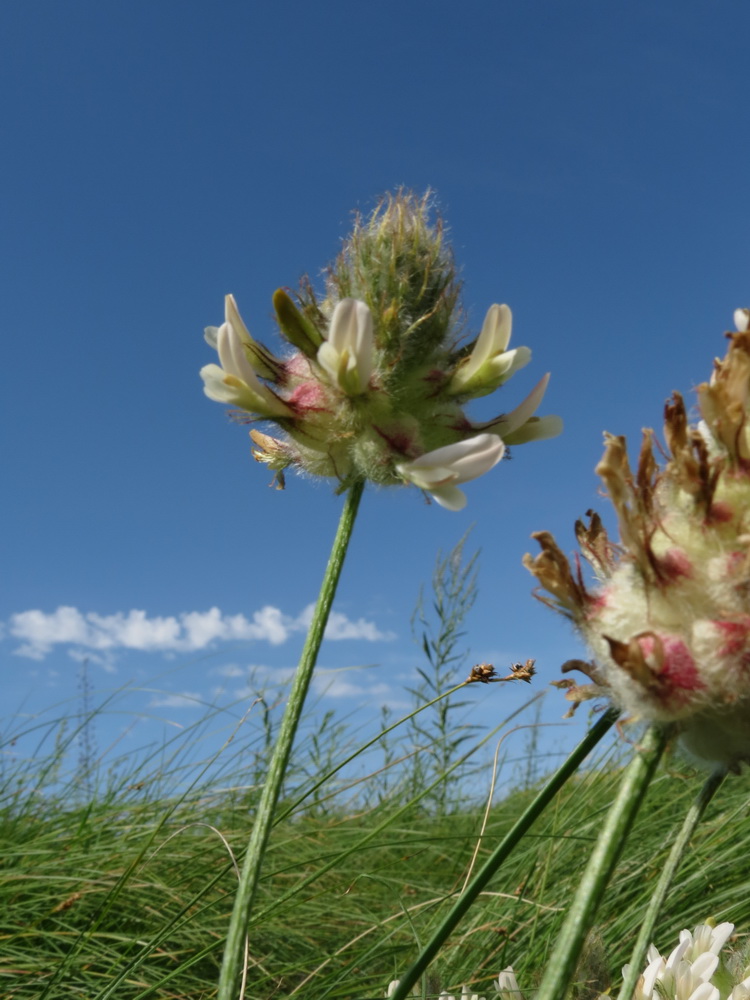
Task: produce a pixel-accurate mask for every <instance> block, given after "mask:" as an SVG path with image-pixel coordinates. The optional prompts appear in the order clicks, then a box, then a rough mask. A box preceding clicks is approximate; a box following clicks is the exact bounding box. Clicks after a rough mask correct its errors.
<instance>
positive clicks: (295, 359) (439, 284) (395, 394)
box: [201, 192, 562, 510]
mask: <svg viewBox="0 0 750 1000" xmlns="http://www.w3.org/2000/svg"><path fill="white" fill-rule="evenodd" d="M429 215H430V204H429V199H428V198H424V199H417V198H415V197H414V196H413V195H411V194H407V193H403V192H399V193H398V194H396V195H393V196H389V197H387V198H385V199H384V200H383V201H382V202H381V204H380V205H379V206H378V208H377V209H376V211H375V212H374V213H373V214H372V216H371V217H370V218H369V219H365V220H362V219H357V221H356V223H355V226H354V231H353V233H352V235H351V236H350V237H349V238H348V240H347V241H346V242H345V244H344V249H343V252H342V253H341V255H340V256H339V258H338V260H337V261H336V263H335V265H334V266H332V267H331V268H330V270H329V272H328V277H327V286H326V295H325V298H324V299H323V300H322V301H318V299H317V298H316V296H315V293H314V291H313V290H312V287H311V286H310V283H309V282H307V281H305V282H303V284H302V287H301V290H300V292H299V294H298V295H297V296H296V302H295V301H293V299H292V298H291V296H290V295H288V294H287V292H286V291H284V290H281V289H280V290H279V291H277V292H276V294H275V295H274V307H275V310H276V317H277V320H278V325H279V328H280V330H281V333H282V334H283V336H284V337H285V339H286V340H287V341H288V342H289V344H290V345H291V347H292V348H293V350H292V351H291V353H289V354H288V355H287V356H286V357H276V356H275V355H274V354H273V353H272V352H271V351H269V350H268V349H267V348H266V347H264V346H263V345H262V344H260V343H259V342H258V341H256V340H254V339H253V337H252V336H251V334H250V332H249V330H248V329H247V327H246V326H245V324H244V322H243V321H242V318H241V317H240V314H239V311H238V310H237V306H236V304H235V301H234V299H233V297H232V296H231V295H230V296H227V298H226V304H225V321H224V323H223V325H222V326H220V327H218V328H215V327H210V328H209V329H208V330H207V331H206V339H207V340H208V342H209V343H210V344H211V346H212V347H214V348H215V349H216V350H217V351H218V354H219V362H220V364H218V365H217V364H211V365H206V366H205V367H204V368H203V369H202V370H201V376H202V377H203V381H204V391H205V393H206V395H207V396H209V398H211V399H214V400H216V401H218V402H221V403H228V404H230V405H232V406H235V407H237V408H238V409H239V411H240V413H241V419H242V420H244V421H247V422H255V421H272V422H273V423H274V424H275V426H276V428H278V430H279V431H280V432H281V436H280V437H274V436H272V435H270V434H266V433H263V432H261V431H259V430H256V429H254V430H252V431H251V432H250V433H251V437H252V440H253V443H254V446H255V448H254V452H253V454H254V456H255V458H256V459H257V460H258V461H260V462H263V463H265V464H266V465H268V466H269V467H270V468H271V469H273V470H274V472H275V473H276V480H277V483H278V485H279V486H283V482H284V479H283V477H284V471H285V470H286V469H288V468H293V469H297V470H298V471H301V472H306V473H309V474H312V475H315V476H326V477H330V478H332V479H334V480H336V481H337V484H338V486H339V488H340V489H341V490H344V489H346V488H348V487H349V486H350V485H351V484H352V483H354V482H358V481H362V480H367V479H369V480H371V481H372V482H374V483H377V484H379V485H382V486H395V485H415V486H417V487H418V488H419V489H422V490H424V491H425V493H427V494H429V495H430V496H432V497H433V499H435V500H436V501H437V503H439V504H440V505H441V506H443V507H446V508H448V509H449V510H460V509H461V507H463V506H464V504H465V502H466V498H465V496H464V494H463V492H462V491H461V490H460V489H459V488H458V487H459V486H460V485H461V484H463V483H467V482H469V481H471V480H473V479H476V478H477V477H478V476H481V475H483V474H484V473H485V472H488V471H489V470H490V469H491V468H492V467H493V466H494V465H495V464H497V462H498V461H499V460H500V459H501V458H502V457H503V455H504V454H505V453H506V446H507V445H512V444H513V445H515V444H524V443H526V442H527V441H534V440H539V439H541V438H548V437H554V436H555V435H556V434H559V433H560V431H561V429H562V423H561V421H560V419H559V418H558V417H537V416H536V410H537V408H538V407H539V405H540V403H541V401H542V397H543V395H544V391H545V389H546V386H547V380H548V377H549V376H545V377H544V378H543V379H542V380H541V382H539V384H538V385H537V387H536V388H535V389H534V390H532V392H531V393H530V394H529V396H528V397H527V398H526V399H525V400H524V401H523V402H521V403H520V404H519V405H518V406H516V407H515V408H511V409H510V410H509V411H506V412H504V413H501V414H500V415H499V416H497V417H496V418H494V419H493V420H490V421H487V422H485V423H481V424H479V423H472V421H471V420H470V419H469V418H468V416H467V415H466V413H465V412H464V407H465V404H466V403H467V402H468V401H469V400H470V399H473V398H476V397H478V396H484V395H488V394H489V393H492V392H494V391H495V390H497V389H498V387H499V386H501V385H502V384H503V383H504V382H506V381H507V380H508V379H509V378H510V377H511V376H512V375H513V373H514V372H516V371H518V370H519V369H520V368H522V367H523V366H524V365H526V364H527V363H528V362H529V361H530V360H531V352H530V351H529V349H528V348H526V347H518V348H514V349H512V350H511V349H509V347H508V345H509V341H510V335H511V314H510V309H509V308H508V307H507V306H504V305H502V306H501V305H493V306H491V307H490V309H489V311H488V312H487V315H486V317H485V320H484V323H483V325H482V329H481V332H480V334H479V336H478V338H477V339H476V341H474V342H473V343H470V344H467V345H465V346H462V345H461V344H460V342H459V339H460V334H461V332H462V324H463V320H462V312H461V308H460V304H459V291H460V285H459V282H458V280H457V277H456V269H455V265H454V263H453V258H452V255H451V253H450V250H449V249H448V248H447V246H446V244H445V240H444V238H443V231H442V227H441V224H440V222H439V221H438V222H437V223H435V224H432V223H431V222H430V219H429Z"/></svg>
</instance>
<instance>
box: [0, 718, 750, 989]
mask: <svg viewBox="0 0 750 1000" xmlns="http://www.w3.org/2000/svg"><path fill="white" fill-rule="evenodd" d="M203 724H204V725H205V720H204V723H203ZM57 728H58V731H57V733H56V741H53V742H52V743H51V745H50V749H49V752H48V754H47V755H46V756H45V755H43V754H36V755H35V756H34V757H32V758H31V759H29V760H28V761H26V762H25V763H21V762H18V761H17V762H16V763H15V764H14V765H13V766H12V767H6V771H5V773H4V775H3V803H2V812H0V830H1V833H2V871H1V874H0V887H1V889H0V891H2V894H3V900H2V905H0V914H2V916H1V917H0V975H1V976H2V980H0V982H2V986H0V989H2V991H3V995H4V996H7V997H13V998H21V997H24V998H26V997H28V998H32V997H33V998H38V997H40V998H41V997H50V998H55V1000H56V998H63V997H65V998H67V997H71V998H72V997H85V998H104V997H110V996H114V997H123V998H128V1000H136V998H146V997H159V998H165V1000H166V998H177V997H184V998H191V1000H198V998H203V997H206V998H208V997H213V996H215V993H216V981H217V976H218V968H219V962H220V957H221V948H222V945H223V940H224V936H225V934H226V926H227V921H228V914H229V911H230V909H231V904H232V899H233V894H234V889H235V885H236V872H235V869H234V867H233V862H232V851H235V852H236V851H238V850H241V849H242V845H244V843H245V842H246V839H247V830H248V828H249V826H250V825H251V823H252V820H253V810H254V807H255V805H256V803H257V798H258V785H257V782H255V781H253V780H251V781H248V775H249V774H251V773H252V769H250V770H248V766H247V762H248V759H249V757H252V756H253V755H254V757H255V768H256V770H259V771H261V772H262V758H263V753H264V752H265V750H264V747H265V744H264V742H263V740H262V739H260V745H258V738H257V737H255V743H254V745H253V746H252V747H250V748H249V749H248V747H244V748H243V750H242V752H240V751H239V749H237V748H236V747H235V746H233V744H231V743H230V744H229V748H230V751H231V754H232V755H233V759H234V762H235V764H236V765H237V767H238V771H236V772H234V773H233V772H231V770H229V771H228V770H227V769H226V768H225V770H224V772H223V774H222V776H221V779H220V781H217V776H216V774H215V772H213V771H211V765H212V762H213V761H212V759H208V760H207V761H206V762H205V768H204V770H205V774H204V776H203V777H201V776H200V768H198V769H197V770H196V768H195V764H193V768H192V772H191V773H193V774H194V775H195V777H194V778H193V781H192V783H187V784H186V783H185V781H184V770H185V769H184V759H183V756H182V754H183V753H185V752H186V751H185V748H184V747H183V746H181V743H183V742H187V743H188V744H190V743H191V742H192V741H194V739H195V737H196V733H197V732H198V728H199V727H196V729H195V730H194V731H192V732H191V731H187V732H186V733H184V734H181V736H180V737H179V738H178V739H176V740H175V741H174V745H173V746H171V747H170V746H167V747H164V748H161V750H160V752H159V753H158V754H156V753H154V754H153V755H152V756H151V757H148V756H147V757H145V758H144V759H142V760H141V761H140V763H139V765H138V768H137V769H136V770H131V771H129V772H126V771H123V770H122V769H118V768H114V770H113V772H112V773H113V775H114V776H115V777H114V778H113V779H112V780H110V781H109V782H105V783H102V782H101V781H99V782H98V783H97V785H96V788H97V791H95V792H94V793H93V794H88V795H87V796H82V795H81V794H80V787H81V781H80V775H78V774H77V770H76V772H74V773H72V774H71V775H69V776H68V778H67V779H66V777H65V775H64V773H63V771H64V767H65V764H64V759H63V755H64V752H65V749H66V746H68V745H69V742H70V740H71V738H72V736H71V734H72V733H74V732H75V729H76V725H75V723H74V721H73V720H62V721H61V722H60V723H59V724H58V727H57ZM327 728H328V734H329V735H326V729H323V731H322V732H316V734H315V736H316V741H315V743H314V744H313V742H312V741H311V740H310V739H309V738H308V739H307V740H304V741H303V742H302V743H301V745H300V747H299V749H298V751H297V755H296V756H297V758H298V759H296V760H295V766H294V767H293V769H292V772H291V774H290V786H289V789H288V795H287V800H288V802H289V804H290V805H291V804H292V802H295V801H296V803H297V804H296V805H295V806H294V807H293V809H292V811H291V812H290V813H289V814H288V815H287V816H286V817H285V818H284V819H282V820H281V821H280V822H279V823H278V824H277V826H276V827H275V829H274V833H273V836H272V839H271V843H270V847H269V853H268V855H267V860H266V867H265V870H264V875H263V878H262V881H261V888H260V899H259V905H258V907H257V909H256V912H255V914H254V917H253V921H252V924H251V928H250V952H249V956H250V960H249V971H248V981H247V988H246V989H247V996H248V997H252V998H258V1000H260V998H270V997H287V996H300V997H314V998H316V1000H318V998H320V1000H323V998H328V997H331V998H350V1000H364V998H366V997H382V996H383V995H384V992H385V987H386V986H387V984H388V982H389V981H390V980H391V979H393V978H396V977H397V976H398V974H399V972H400V971H401V970H403V968H404V967H405V966H406V965H408V964H409V963H410V962H411V961H413V959H414V957H415V954H416V953H417V951H418V950H419V946H420V944H421V943H423V942H424V940H425V939H426V938H428V937H429V936H430V934H431V932H432V931H433V929H434V928H435V926H436V925H437V924H438V923H439V921H440V919H441V917H442V916H443V915H444V914H445V913H446V912H447V908H448V907H449V906H450V905H451V902H452V901H454V900H455V897H456V893H457V892H458V891H460V889H461V887H462V885H463V884H464V881H465V877H466V874H467V870H468V869H469V867H470V866H471V865H472V864H473V865H474V867H476V866H477V865H478V864H480V863H481V861H482V859H483V858H484V857H486V856H487V854H488V853H489V851H490V850H491V849H492V847H493V846H494V845H495V844H496V843H497V842H498V840H499V838H501V837H502V835H503V834H504V833H505V832H507V830H508V829H509V828H510V826H511V825H512V824H513V822H514V821H515V819H516V818H517V817H518V816H519V814H520V812H521V811H522V810H523V809H524V808H525V806H526V805H527V804H528V802H529V800H530V798H531V796H532V795H533V792H534V788H533V787H532V788H519V789H517V790H515V791H513V792H511V793H510V794H508V795H507V796H505V797H504V798H503V799H502V800H501V801H499V802H497V803H496V804H494V805H493V807H492V808H491V809H490V810H489V812H488V813H487V815H486V816H485V814H484V809H483V808H482V806H481V804H480V803H478V802H476V801H475V802H473V803H471V802H466V801H462V800H461V798H458V799H456V798H455V797H454V796H451V795H447V796H442V795H436V794H434V790H433V791H430V790H429V786H425V787H424V788H423V789H422V792H421V798H418V797H416V796H414V795H413V794H412V790H413V788H414V779H413V775H411V774H410V773H409V771H410V769H412V768H414V767H417V768H419V769H421V770H420V773H422V772H423V771H424V767H425V765H424V763H422V764H420V765H416V764H415V759H416V758H417V757H418V756H419V754H413V753H411V754H409V753H405V754H402V755H396V756H395V757H394V758H393V761H392V763H391V765H390V766H389V767H387V769H386V770H384V771H383V770H379V773H373V774H371V775H369V776H367V777H366V780H359V781H357V782H356V783H354V784H353V785H352V786H351V787H349V788H348V790H344V789H342V787H341V785H337V786H336V787H335V788H334V789H331V790H330V795H329V796H327V795H326V794H325V785H324V786H322V787H320V788H317V789H316V790H315V793H312V792H311V787H312V786H311V784H310V780H309V778H308V777H307V773H308V772H309V771H311V770H312V768H311V766H310V761H309V760H308V759H306V755H307V752H308V751H309V749H310V747H311V746H313V745H314V746H315V753H316V754H320V753H321V750H322V749H323V744H325V743H326V740H328V741H329V743H331V744H332V745H330V746H327V747H326V748H325V752H326V753H327V754H328V755H329V757H330V758H331V759H333V758H338V757H341V756H342V750H341V736H342V733H341V730H340V728H339V729H337V728H336V727H331V726H330V723H328V724H327ZM50 735H55V734H50ZM261 735H262V734H261ZM478 742H479V741H478V740H477V739H476V737H475V738H474V740H473V742H472V747H471V748H470V749H469V750H466V749H465V746H466V745H465V744H463V745H462V746H461V748H460V751H459V752H458V753H459V756H456V757H455V759H454V760H453V761H452V762H451V766H454V765H455V764H456V763H457V761H460V759H461V758H460V752H462V751H463V752H464V753H465V754H466V758H467V760H466V762H467V763H469V762H470V761H471V754H472V751H473V750H474V749H475V748H476V747H477V744H478ZM333 744H335V745H333ZM628 749H629V748H628V747H626V746H624V745H623V746H621V750H622V751H623V754H624V755H625V756H627V750H628ZM422 752H424V751H422ZM623 754H618V752H617V748H616V747H615V749H614V750H610V751H609V752H608V754H607V756H605V757H604V758H600V759H599V760H598V761H596V762H595V764H594V766H592V767H591V768H590V769H589V770H587V771H586V772H585V773H582V774H580V775H579V776H578V777H576V778H575V779H573V780H572V781H570V782H569V783H568V785H566V786H565V788H564V789H563V790H562V792H561V793H560V794H559V795H558V797H557V798H556V800H555V802H554V804H553V806H552V807H551V808H550V809H548V810H547V811H546V812H545V813H544V815H543V816H542V817H541V819H540V820H539V821H538V822H537V824H536V826H535V827H534V828H533V830H532V831H531V833H530V834H528V835H527V836H526V837H525V838H524V840H523V842H522V843H521V845H520V846H519V847H518V849H517V850H516V851H515V853H514V854H513V855H512V856H511V858H510V859H509V860H508V861H507V862H506V864H505V865H504V867H503V868H502V869H501V871H500V872H499V873H498V876H497V877H496V879H495V880H494V882H493V884H492V885H491V886H490V888H489V889H488V890H487V891H485V892H484V893H483V894H482V895H481V897H480V900H479V903H478V905H476V906H475V907H474V908H473V909H472V910H471V911H470V912H469V914H468V916H467V917H466V918H465V920H464V921H463V923H462V924H461V926H460V928H459V929H458V931H457V932H456V934H454V935H453V937H452V938H451V939H450V941H449V942H448V944H447V945H446V947H445V948H444V949H443V951H442V952H441V955H440V957H439V960H438V961H437V963H436V964H435V966H434V967H433V970H432V971H431V972H430V974H429V976H428V978H427V982H426V983H425V984H424V989H425V993H426V994H427V995H437V993H438V992H439V991H440V990H441V989H448V990H454V991H455V990H456V989H458V988H460V985H461V984H462V983H464V982H467V983H471V984H472V985H473V986H474V988H475V989H476V990H477V991H478V992H484V993H485V994H487V995H488V996H493V995H494V993H493V991H492V990H491V988H490V981H491V980H492V978H494V977H496V976H497V973H498V972H499V971H500V969H502V968H504V967H505V966H506V965H508V964H511V963H512V964H513V965H514V967H515V968H516V970H517V973H518V975H519V981H520V982H522V983H523V984H524V985H525V986H526V987H527V988H528V992H530V993H532V994H533V987H534V985H535V984H536V983H538V980H539V973H540V972H541V969H542V968H543V965H544V962H545V958H546V956H547V955H548V953H549V950H550V947H551V944H552V943H553V942H554V939H555V935H556V933H557V931H558V930H559V927H560V924H561V920H562V916H563V911H564V909H565V907H566V905H567V903H568V902H569V900H570V898H571V895H572V893H573V892H574V890H575V887H576V885H577V881H578V879H579V877H580V872H581V869H582V867H583V865H584V864H585V861H586V858H587V856H588V853H589V851H590V848H591V845H592V844H593V842H594V841H595V839H596V836H597V834H598V831H599V827H600V824H601V820H602V817H603V815H604V813H605V812H606V809H607V807H608V805H609V803H610V802H611V800H612V797H613V795H614V791H615V789H616V786H617V783H618V780H619V776H620V769H621V768H620V757H621V756H623ZM455 773H456V771H454V774H455ZM386 776H387V780H386ZM332 780H333V781H335V780H336V779H335V778H334V779H332ZM436 780H438V781H439V780H440V779H439V777H438V778H437V779H436ZM446 780H447V782H448V783H450V780H451V778H450V775H449V776H448V777H447V779H446ZM702 781H703V776H702V775H700V774H697V773H695V772H693V771H692V770H691V769H690V768H689V767H688V766H686V765H685V764H684V762H682V761H681V760H679V759H677V758H674V759H671V760H669V761H668V762H667V764H666V766H663V767H662V769H661V771H660V773H659V775H658V776H657V778H656V779H655V780H654V782H653V783H652V786H651V788H650V789H649V792H648V796H647V800H646V802H645V803H644V806H643V808H642V810H641V813H640V816H639V818H638V820H637V822H636V827H635V832H634V834H633V836H632V837H631V838H630V841H629V842H628V844H627V846H626V849H625V852H624V855H623V858H622V860H621V862H620V864H619V866H618V870H617V874H616V876H615V878H614V880H613V882H612V884H611V886H610V888H609V890H608V892H607V895H606V898H605V902H604V905H603V907H602V910H601V911H600V913H599V917H598V920H597V927H596V934H595V936H594V937H593V938H592V939H591V941H590V944H589V947H588V949H587V955H586V957H585V958H584V962H583V965H582V967H581V968H580V969H579V974H578V977H577V978H578V979H579V980H582V981H583V980H587V981H588V982H589V986H588V987H585V988H584V987H582V988H581V989H580V990H579V992H578V995H579V996H582V997H585V996H596V995H597V994H598V993H599V992H600V991H601V990H602V989H604V988H606V987H607V986H608V985H609V983H608V982H607V979H608V976H609V975H614V977H615V979H617V978H618V970H619V967H620V966H621V965H622V964H623V963H624V962H625V961H627V959H628V957H629V949H630V947H631V946H632V942H633V939H634V936H635V933H636V932H637V929H638V927H639V923H640V920H641V917H642V914H643V911H644V909H645V906H646V904H647V901H648V898H649V895H650V892H651V889H652V887H653V885H654V883H655V881H656V879H657V878H658V875H659V873H660V870H661V866H662V865H663V863H664V858H665V854H666V850H667V843H668V840H669V838H670V835H671V834H672V832H673V831H674V829H675V828H676V827H677V826H678V825H679V823H680V820H681V817H682V815H683V814H684V813H685V811H686V810H687V808H688V806H689V803H690V801H691V800H692V798H693V797H694V796H695V794H696V792H697V790H698V789H699V787H700V785H701V783H702ZM170 783H171V784H172V787H173V788H175V787H177V786H178V785H179V786H181V790H180V791H179V793H177V792H173V793H172V794H169V788H170ZM748 785H749V782H748V778H747V776H746V775H743V776H735V777H732V778H731V779H729V780H728V781H727V782H726V783H725V785H724V787H723V788H722V789H721V791H720V793H719V795H718V796H717V798H716V799H715V800H714V802H713V803H712V804H711V806H710V807H709V809H708V811H707V815H706V817H705V819H704V821H703V823H702V824H701V826H700V827H699V828H698V831H697V833H696V835H695V837H694V839H693V844H692V850H691V851H690V852H689V853H688V855H687V857H686V859H685V861H684V862H683V864H682V866H681V868H680V871H679V873H678V876H677V880H676V883H675V885H674V887H673V890H672V892H671V893H670V895H669V897H668V899H667V903H666V906H665V909H664V911H663V913H662V916H661V918H660V921H659V923H658V935H657V937H658V938H659V940H658V941H657V943H658V944H660V945H661V946H662V947H668V946H669V945H670V942H671V941H673V940H676V936H677V933H678V932H679V930H680V929H681V928H683V927H689V926H692V925H693V924H695V923H698V922H700V921H701V920H703V919H704V918H705V917H707V916H709V915H711V916H714V917H716V918H717V919H720V920H731V921H733V922H734V923H735V924H736V925H737V928H738V931H739V932H740V933H743V934H744V932H745V931H746V929H747V928H748V927H750V860H749V859H748V845H749V844H750V823H749V821H748V815H747V800H748V790H749V788H748ZM377 786H380V794H374V789H375V788H376V787H377ZM363 788H364V789H366V790H367V793H366V794H363V793H362V789H363ZM443 806H444V808H443ZM477 848H478V850H477Z"/></svg>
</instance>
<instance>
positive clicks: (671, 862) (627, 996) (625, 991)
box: [617, 768, 726, 1000]
mask: <svg viewBox="0 0 750 1000" xmlns="http://www.w3.org/2000/svg"><path fill="white" fill-rule="evenodd" d="M725 776H726V771H725V770H724V768H717V769H716V770H715V771H713V773H712V774H710V775H709V777H708V778H707V779H706V781H705V783H704V785H703V787H702V788H701V790H700V792H699V793H698V795H697V797H696V799H695V802H693V804H692V805H691V807H690V809H689V810H688V812H687V815H686V816H685V819H684V821H683V823H682V826H681V827H680V830H679V832H678V834H677V836H676V837H675V840H674V843H673V844H672V849H671V851H670V852H669V857H668V858H667V860H666V863H665V864H664V866H663V868H662V871H661V874H660V875H659V881H658V882H657V884H656V888H655V889H654V891H653V893H652V895H651V899H650V900H649V903H648V907H647V908H646V912H645V913H644V915H643V920H642V922H641V926H640V930H639V932H638V937H637V939H636V942H635V944H634V945H633V953H632V955H631V956H630V962H629V964H628V965H626V966H625V968H624V969H623V970H622V972H623V977H624V978H623V984H622V987H621V989H620V992H619V993H618V995H617V1000H631V998H632V997H633V993H634V991H635V989H636V985H637V983H638V977H639V969H640V968H641V966H642V965H643V960H644V958H645V957H646V952H647V950H648V946H649V942H650V941H651V940H652V938H653V935H654V929H655V928H656V921H657V919H658V917H659V912H660V910H661V908H662V906H663V905H664V900H665V899H666V898H667V892H668V891H669V887H670V886H671V884H672V881H673V880H674V877H675V875H676V874H677V869H678V868H679V865H680V862H681V861H682V856H683V854H684V853H685V850H686V849H687V847H688V844H689V843H690V838H691V837H692V835H693V833H694V832H695V828H696V827H697V825H698V823H699V822H700V819H701V817H702V816H703V813H704V812H705V810H706V807H707V805H708V804H709V802H710V801H711V799H712V798H713V797H714V795H715V794H716V792H717V791H718V790H719V788H720V786H721V783H722V782H723V781H724V778H725Z"/></svg>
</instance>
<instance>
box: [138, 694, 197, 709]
mask: <svg viewBox="0 0 750 1000" xmlns="http://www.w3.org/2000/svg"><path fill="white" fill-rule="evenodd" d="M148 704H149V708H200V707H201V706H203V705H205V701H204V699H203V697H202V696H201V695H199V694H196V693H195V691H181V692H180V693H179V694H157V695H154V697H153V698H152V699H151V701H150V702H149V703H148Z"/></svg>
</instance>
